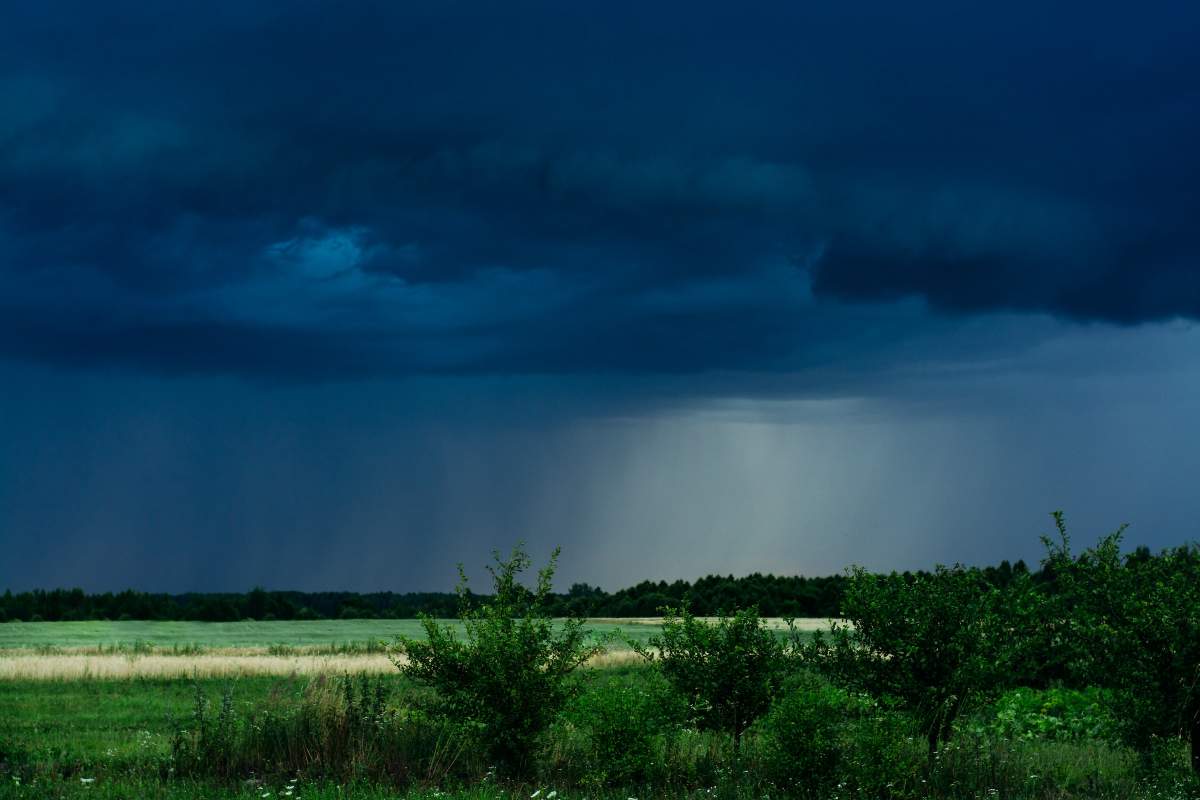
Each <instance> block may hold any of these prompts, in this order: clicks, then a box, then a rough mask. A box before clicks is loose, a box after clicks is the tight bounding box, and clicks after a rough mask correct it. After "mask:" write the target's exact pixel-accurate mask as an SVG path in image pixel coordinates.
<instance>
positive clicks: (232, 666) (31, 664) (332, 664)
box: [0, 653, 396, 680]
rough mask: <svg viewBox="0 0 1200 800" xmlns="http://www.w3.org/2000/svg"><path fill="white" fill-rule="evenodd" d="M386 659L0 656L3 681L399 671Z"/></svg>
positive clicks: (202, 656) (231, 656)
mask: <svg viewBox="0 0 1200 800" xmlns="http://www.w3.org/2000/svg"><path fill="white" fill-rule="evenodd" d="M395 669H396V668H395V667H394V666H393V665H392V663H391V662H390V661H389V660H388V658H387V656H380V655H361V656H358V655H351V656H271V655H210V654H207V653H205V654H203V655H194V656H165V655H138V656H125V655H15V656H8V655H6V656H3V657H0V680H86V679H89V678H97V679H121V678H190V677H192V676H196V677H200V678H234V677H238V676H249V675H316V674H321V673H327V674H345V673H360V672H364V673H372V674H376V673H384V672H392V671H395Z"/></svg>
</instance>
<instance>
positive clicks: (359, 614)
mask: <svg viewBox="0 0 1200 800" xmlns="http://www.w3.org/2000/svg"><path fill="white" fill-rule="evenodd" d="M1027 571H1028V568H1027V567H1026V566H1025V562H1023V561H1018V562H1016V563H1015V564H1009V562H1007V561H1003V562H1001V563H1000V565H999V566H997V567H986V568H984V569H982V570H981V572H982V574H983V575H984V576H985V578H987V580H988V581H989V582H990V583H992V584H994V585H996V586H1005V585H1007V584H1008V583H1009V582H1010V581H1011V580H1012V577H1013V576H1014V575H1016V574H1020V573H1024V572H1027ZM845 585H846V577H845V576H844V575H831V576H827V577H817V578H802V577H786V576H776V575H761V574H758V573H755V574H753V575H747V576H745V577H742V578H735V577H733V576H732V575H730V576H721V575H709V576H707V577H704V578H700V579H699V580H697V581H695V582H688V581H683V580H679V581H675V582H673V583H667V582H666V581H657V582H655V581H643V582H641V583H639V584H637V585H636V586H630V587H629V588H627V589H621V590H620V591H617V592H611V593H610V592H606V591H604V590H603V589H600V588H597V587H595V586H589V585H588V584H586V583H576V584H574V585H573V586H571V588H570V589H569V590H568V591H567V592H566V593H565V594H557V595H555V596H554V598H555V599H554V606H553V613H554V614H555V615H556V616H570V615H582V616H587V617H652V616H658V615H659V613H660V609H661V608H662V607H664V606H676V607H678V606H681V605H685V604H686V606H687V607H688V608H689V609H691V611H692V612H693V613H694V614H697V615H701V616H711V615H715V614H717V613H718V612H720V611H722V610H729V611H732V610H734V609H738V608H747V607H750V606H757V607H758V610H759V613H760V614H762V615H763V616H768V617H787V616H791V617H835V616H838V613H839V609H840V608H841V602H842V592H843V590H844V588H845ZM477 597H479V599H483V597H482V596H477ZM457 609H458V596H457V595H455V594H454V593H452V592H407V593H404V594H398V593H395V592H370V593H366V594H359V593H356V592H290V591H280V592H273V591H266V590H264V589H257V588H256V589H254V590H252V591H250V592H245V593H219V594H217V593H211V594H210V593H188V594H152V593H148V592H138V591H134V590H127V591H124V592H118V593H112V592H105V593H103V594H87V593H86V592H84V591H83V590H82V589H54V590H52V591H46V590H41V589H38V590H35V591H32V592H21V593H19V594H14V593H13V592H11V591H6V592H5V593H4V595H3V596H2V597H0V622H7V621H14V622H15V621H18V620H23V621H31V622H36V621H46V622H54V621H59V620H103V619H108V620H197V621H202V622H233V621H237V620H243V619H255V620H276V619H283V620H287V619H411V618H414V617H417V616H418V615H420V614H422V613H424V614H430V615H432V616H434V617H453V616H455V613H456V611H457Z"/></svg>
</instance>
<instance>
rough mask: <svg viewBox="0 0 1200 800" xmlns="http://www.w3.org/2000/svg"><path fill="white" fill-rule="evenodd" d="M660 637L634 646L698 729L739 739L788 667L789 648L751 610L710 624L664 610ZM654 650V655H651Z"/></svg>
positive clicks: (763, 709)
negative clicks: (679, 699)
mask: <svg viewBox="0 0 1200 800" xmlns="http://www.w3.org/2000/svg"><path fill="white" fill-rule="evenodd" d="M664 611H665V612H666V613H665V616H664V617H663V621H662V633H661V634H659V635H658V636H652V637H650V640H649V645H650V646H649V648H647V647H643V646H641V645H637V644H636V643H634V647H635V648H636V649H638V651H639V652H640V653H641V654H642V655H643V656H644V657H645V658H646V659H648V660H649V661H651V662H652V663H655V664H657V665H658V668H659V669H660V670H661V671H662V674H663V676H664V677H666V679H667V680H668V681H669V682H670V683H671V686H673V687H674V688H675V691H677V692H678V693H679V694H680V696H681V697H683V698H684V699H685V700H686V702H687V704H688V708H689V711H690V714H691V717H692V719H693V720H694V721H695V723H696V724H697V725H698V726H699V727H700V728H702V729H707V730H717V731H725V732H727V733H729V734H730V735H731V736H732V737H733V740H734V743H735V746H738V745H740V743H741V739H742V734H743V733H744V732H745V731H746V729H747V728H749V727H750V725H752V724H753V723H754V721H755V720H757V719H758V718H759V717H761V716H762V715H763V714H764V713H765V712H766V710H767V709H768V708H769V707H770V705H771V700H772V698H773V697H774V696H775V694H776V692H777V691H778V690H779V687H780V685H781V684H782V683H783V680H784V678H785V677H786V676H787V674H788V671H789V670H790V668H791V666H792V661H791V659H790V652H789V651H790V648H789V646H788V645H787V644H785V643H784V642H783V641H781V640H780V638H779V637H778V636H776V634H775V632H774V631H772V630H770V629H769V628H767V627H766V626H765V625H764V624H763V621H762V620H761V619H760V618H759V616H758V612H757V611H756V610H755V609H742V610H741V611H737V612H736V613H734V614H732V615H726V614H721V615H720V616H719V617H718V618H717V620H716V622H707V621H705V620H702V619H698V618H697V617H695V616H693V615H692V614H691V613H690V612H689V611H688V610H687V609H670V608H668V609H664ZM655 651H657V652H655Z"/></svg>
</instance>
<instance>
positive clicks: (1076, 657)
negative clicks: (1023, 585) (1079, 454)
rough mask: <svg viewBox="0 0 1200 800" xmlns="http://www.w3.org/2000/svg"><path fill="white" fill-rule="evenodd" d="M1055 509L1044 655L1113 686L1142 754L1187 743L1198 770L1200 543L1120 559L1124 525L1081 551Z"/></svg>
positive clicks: (1078, 675)
mask: <svg viewBox="0 0 1200 800" xmlns="http://www.w3.org/2000/svg"><path fill="white" fill-rule="evenodd" d="M1053 516H1054V521H1055V525H1056V527H1057V528H1058V533H1059V541H1057V542H1055V541H1052V540H1051V539H1049V538H1046V537H1043V539H1042V541H1043V543H1044V544H1045V546H1046V550H1047V555H1046V559H1045V561H1044V562H1043V573H1044V574H1046V575H1047V576H1048V579H1047V580H1046V581H1045V582H1044V583H1043V584H1042V586H1041V587H1040V589H1041V594H1042V601H1041V602H1042V608H1043V609H1044V610H1043V616H1044V622H1045V625H1044V628H1043V629H1044V630H1047V631H1051V632H1053V633H1054V636H1053V638H1052V639H1051V640H1050V641H1049V642H1048V643H1047V644H1046V645H1044V648H1045V650H1046V652H1047V659H1046V660H1047V661H1051V662H1057V663H1059V664H1061V665H1062V667H1061V669H1062V671H1063V673H1064V674H1065V678H1066V680H1067V681H1068V682H1070V683H1072V684H1074V685H1077V686H1088V685H1100V686H1105V687H1108V688H1111V689H1114V690H1116V692H1115V694H1114V695H1113V696H1114V698H1115V701H1116V707H1115V708H1114V712H1115V714H1114V716H1115V717H1116V718H1117V720H1118V721H1119V727H1120V729H1121V732H1122V738H1124V739H1125V741H1126V743H1127V744H1129V745H1131V746H1133V747H1134V748H1136V749H1137V750H1139V751H1141V752H1142V753H1143V754H1146V755H1149V754H1150V751H1151V750H1152V748H1153V745H1154V742H1155V741H1156V740H1158V739H1164V738H1175V737H1180V738H1184V739H1188V740H1190V742H1191V760H1192V769H1193V770H1194V771H1195V772H1196V773H1197V774H1198V775H1200V548H1197V547H1196V546H1195V545H1189V546H1184V547H1179V548H1176V549H1175V550H1173V551H1169V552H1165V553H1162V554H1160V555H1157V556H1154V555H1151V554H1150V553H1149V552H1148V551H1145V550H1143V551H1142V552H1136V553H1134V554H1131V555H1127V556H1124V557H1122V555H1121V537H1122V534H1123V533H1124V531H1125V527H1126V526H1124V525H1122V526H1121V527H1120V528H1118V529H1117V530H1116V531H1115V532H1114V533H1111V534H1109V535H1107V536H1105V537H1103V538H1102V539H1101V540H1100V541H1099V542H1098V543H1097V544H1096V545H1095V546H1094V547H1091V548H1088V549H1086V550H1083V551H1082V552H1080V553H1079V554H1078V555H1075V554H1072V553H1071V549H1070V538H1069V537H1068V535H1067V529H1066V523H1065V521H1064V518H1063V515H1062V512H1060V511H1056V512H1054V515H1053Z"/></svg>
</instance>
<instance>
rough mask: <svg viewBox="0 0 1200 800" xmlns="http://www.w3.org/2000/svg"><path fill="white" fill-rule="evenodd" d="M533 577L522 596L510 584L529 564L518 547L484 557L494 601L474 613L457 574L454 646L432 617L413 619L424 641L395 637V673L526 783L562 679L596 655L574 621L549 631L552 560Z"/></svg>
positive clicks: (567, 690) (565, 685)
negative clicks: (433, 695)
mask: <svg viewBox="0 0 1200 800" xmlns="http://www.w3.org/2000/svg"><path fill="white" fill-rule="evenodd" d="M558 553H559V551H558V550H557V549H556V550H555V551H554V553H553V554H552V555H551V557H550V562H549V563H548V564H547V565H546V566H545V567H544V568H543V569H541V570H540V571H539V572H538V576H537V583H536V586H535V588H534V589H533V590H532V591H530V590H529V589H527V588H526V587H524V586H523V585H522V584H521V583H520V582H519V581H518V576H519V575H520V574H521V573H522V572H523V571H525V570H526V569H528V568H529V566H530V565H531V560H530V558H529V555H528V554H527V553H526V552H525V551H524V549H523V548H522V547H521V546H520V545H518V546H517V547H515V548H514V549H513V551H512V554H511V555H510V556H509V558H507V559H503V558H501V557H500V555H499V554H498V553H494V554H493V559H494V561H495V564H494V566H489V567H488V572H489V573H490V574H491V576H492V585H493V590H494V594H493V596H492V597H491V598H490V599H489V600H488V601H487V602H485V603H482V604H480V605H475V604H473V603H472V602H471V597H470V594H469V592H468V589H467V577H466V573H465V572H464V571H463V568H462V566H461V565H460V566H459V578H460V581H459V587H458V591H459V598H460V607H459V619H460V621H461V622H462V627H463V629H464V632H465V633H464V637H463V638H459V636H458V635H457V634H456V633H455V631H454V629H453V628H452V627H450V626H449V625H443V624H441V623H439V622H438V621H437V620H435V619H433V618H432V617H428V616H426V617H422V618H421V625H422V627H423V628H424V631H425V636H426V638H425V639H424V640H417V639H412V638H407V637H402V638H401V639H400V640H399V642H398V648H399V650H400V654H401V655H402V656H403V657H402V658H397V659H396V660H395V663H396V666H397V667H399V668H400V670H401V672H403V673H404V674H405V675H406V676H408V677H410V678H412V679H414V680H415V681H417V682H418V683H421V684H424V685H427V686H431V687H433V689H435V690H436V691H437V693H438V694H439V695H440V697H441V698H442V701H443V703H444V708H443V710H444V712H445V715H446V717H447V718H449V719H454V720H458V721H463V722H466V723H468V724H470V725H473V726H474V727H475V728H476V729H477V732H478V735H479V738H480V740H481V741H482V742H483V744H484V746H485V747H486V748H487V752H488V755H489V756H490V757H491V758H492V759H493V760H494V762H495V763H496V765H497V766H499V767H500V768H501V769H502V770H504V771H505V772H507V773H509V774H513V775H524V774H527V773H528V771H529V769H530V767H531V766H532V756H533V753H534V750H535V748H536V745H537V740H538V737H539V736H541V734H542V733H543V732H544V731H545V730H546V729H547V727H549V725H550V724H551V723H552V722H553V721H554V720H555V718H556V717H557V716H558V714H559V712H560V711H561V710H562V709H563V706H564V705H565V704H566V702H567V699H568V698H569V697H570V696H571V694H572V692H573V690H574V687H575V684H573V683H572V682H570V681H569V680H568V678H569V677H570V674H571V673H572V672H573V671H574V670H575V669H576V668H577V667H578V666H580V665H581V664H582V663H583V662H585V661H587V659H589V658H590V657H592V656H593V655H595V654H596V653H598V652H599V651H600V650H601V648H600V647H599V646H597V645H592V644H589V643H588V640H587V634H586V632H585V631H584V628H583V625H584V620H582V619H578V618H576V619H568V620H566V621H564V622H561V623H556V622H555V621H554V620H553V619H552V618H551V616H550V613H549V610H548V601H549V597H550V588H551V580H552V579H553V577H554V568H555V565H556V563H557V560H558Z"/></svg>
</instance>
